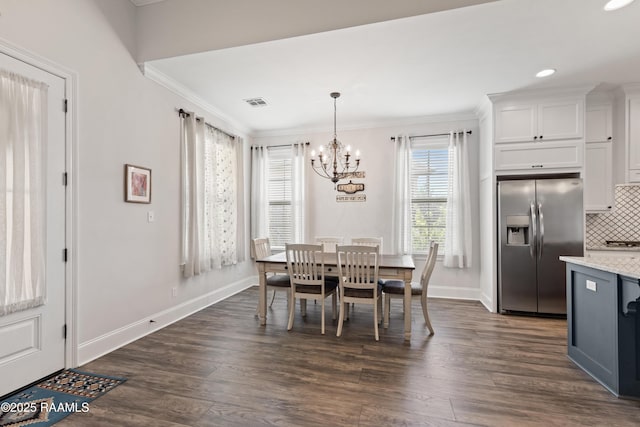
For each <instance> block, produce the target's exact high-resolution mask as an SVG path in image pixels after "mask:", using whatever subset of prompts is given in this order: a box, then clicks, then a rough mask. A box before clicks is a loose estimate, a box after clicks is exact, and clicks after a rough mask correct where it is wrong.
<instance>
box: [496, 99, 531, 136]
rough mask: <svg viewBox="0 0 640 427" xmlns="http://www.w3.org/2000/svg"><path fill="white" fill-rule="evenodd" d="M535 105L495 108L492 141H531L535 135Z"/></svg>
mask: <svg viewBox="0 0 640 427" xmlns="http://www.w3.org/2000/svg"><path fill="white" fill-rule="evenodd" d="M537 115H538V109H537V105H536V104H517V105H513V104H511V105H500V106H497V107H496V112H495V123H494V125H495V129H494V131H495V132H494V141H495V142H497V143H500V142H519V141H527V142H528V141H533V138H534V136H536V135H537Z"/></svg>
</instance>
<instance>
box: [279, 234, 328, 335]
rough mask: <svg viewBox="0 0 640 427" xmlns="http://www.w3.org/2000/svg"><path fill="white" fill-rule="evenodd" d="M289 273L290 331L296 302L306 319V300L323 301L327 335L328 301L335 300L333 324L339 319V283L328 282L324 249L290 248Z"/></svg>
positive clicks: (322, 308) (320, 247)
mask: <svg viewBox="0 0 640 427" xmlns="http://www.w3.org/2000/svg"><path fill="white" fill-rule="evenodd" d="M285 251H286V255H287V269H288V270H289V277H290V278H291V296H290V298H289V299H290V301H292V302H293V303H292V304H290V305H289V325H288V326H287V330H291V328H293V319H294V311H295V305H296V303H295V301H296V300H297V299H300V306H301V308H302V315H303V316H305V315H306V300H308V299H312V300H315V301H317V300H320V303H321V306H322V307H321V310H322V320H321V332H322V334H323V335H324V324H325V321H324V318H325V314H324V312H325V310H324V306H325V304H324V303H325V299H326V298H327V297H328V296H329V295H331V296H332V301H333V303H332V306H333V320H335V319H336V290H337V286H338V283H337V282H336V281H335V280H325V277H324V254H323V251H322V245H305V244H287V245H286V247H285Z"/></svg>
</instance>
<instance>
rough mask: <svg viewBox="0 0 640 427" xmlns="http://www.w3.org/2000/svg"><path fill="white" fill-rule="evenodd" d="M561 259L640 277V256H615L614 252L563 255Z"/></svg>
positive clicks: (635, 277) (636, 277)
mask: <svg viewBox="0 0 640 427" xmlns="http://www.w3.org/2000/svg"><path fill="white" fill-rule="evenodd" d="M560 261H565V262H568V263H572V264H577V265H582V266H585V267H590V268H596V269H598V270H602V271H608V272H610V273H615V274H621V275H623V276H628V277H632V278H634V279H640V256H638V257H635V256H634V257H630V256H615V255H614V254H611V255H610V256H609V255H607V256H604V255H593V256H588V257H581V256H561V257H560Z"/></svg>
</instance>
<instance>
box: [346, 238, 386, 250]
mask: <svg viewBox="0 0 640 427" xmlns="http://www.w3.org/2000/svg"><path fill="white" fill-rule="evenodd" d="M351 244H352V245H354V246H377V247H378V253H379V254H381V253H383V252H382V237H352V238H351Z"/></svg>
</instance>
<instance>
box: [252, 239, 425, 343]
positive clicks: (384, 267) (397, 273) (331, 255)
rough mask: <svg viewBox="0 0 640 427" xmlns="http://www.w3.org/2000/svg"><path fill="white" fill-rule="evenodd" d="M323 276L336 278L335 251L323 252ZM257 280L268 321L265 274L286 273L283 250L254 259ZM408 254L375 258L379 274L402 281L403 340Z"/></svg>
mask: <svg viewBox="0 0 640 427" xmlns="http://www.w3.org/2000/svg"><path fill="white" fill-rule="evenodd" d="M322 255H323V261H324V274H325V276H334V277H338V275H339V273H338V261H337V260H338V256H337V254H336V253H335V252H323V254H322ZM256 264H257V267H258V276H259V279H260V292H259V293H260V301H259V304H258V305H259V317H260V325H262V326H264V325H266V324H267V274H269V273H276V274H277V273H279V274H283V273H284V274H286V273H287V272H288V271H287V270H288V268H287V258H286V253H285V252H279V253H275V254H272V255H269V256H267V257H264V258H260V259H256ZM415 268H416V267H415V264H414V263H413V258H412V257H411V256H410V255H387V254H382V255H380V256H379V257H378V277H379V278H381V279H398V280H402V281H404V339H405V340H410V339H411V279H412V276H413V270H415Z"/></svg>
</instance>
